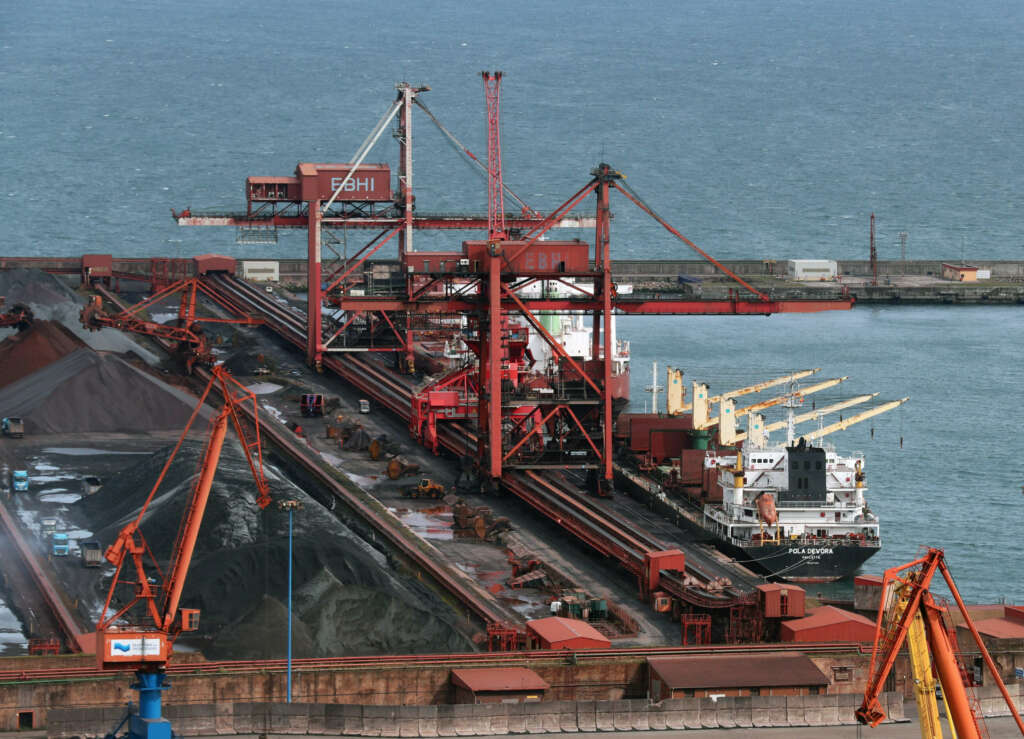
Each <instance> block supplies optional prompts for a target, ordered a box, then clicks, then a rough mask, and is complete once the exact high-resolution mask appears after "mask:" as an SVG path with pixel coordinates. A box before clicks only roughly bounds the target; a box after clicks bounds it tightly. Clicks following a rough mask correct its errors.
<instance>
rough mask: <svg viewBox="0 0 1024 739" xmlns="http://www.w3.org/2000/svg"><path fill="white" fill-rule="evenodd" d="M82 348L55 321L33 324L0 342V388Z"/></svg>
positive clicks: (80, 343) (76, 338)
mask: <svg viewBox="0 0 1024 739" xmlns="http://www.w3.org/2000/svg"><path fill="white" fill-rule="evenodd" d="M84 346H85V344H84V343H83V342H82V340H81V339H79V338H78V337H77V336H75V335H74V334H73V333H71V332H70V331H68V330H67V329H66V328H64V326H63V325H62V324H60V323H57V322H55V321H34V322H33V323H32V325H31V326H30V327H29V328H28V329H26V330H25V331H23V332H21V333H18V334H12V335H11V336H9V337H7V338H6V339H5V340H4V341H2V342H0V388H2V387H4V386H6V385H10V384H11V383H12V382H16V381H17V380H20V379H21V378H22V377H27V376H28V375H31V374H32V373H33V372H36V371H38V370H40V369H42V368H43V367H45V366H47V365H48V364H50V363H52V362H55V361H57V360H58V359H61V358H62V357H66V356H67V355H68V354H71V353H72V352H74V351H77V350H78V349H81V348H82V347H84Z"/></svg>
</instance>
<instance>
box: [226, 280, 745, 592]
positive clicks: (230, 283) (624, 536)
mask: <svg viewBox="0 0 1024 739" xmlns="http://www.w3.org/2000/svg"><path fill="white" fill-rule="evenodd" d="M207 279H208V280H209V282H210V284H211V286H213V287H214V288H215V289H216V290H217V291H218V293H219V294H220V295H221V296H222V297H223V298H225V299H226V300H228V301H229V302H231V303H232V304H233V305H235V306H236V308H237V309H238V310H240V311H242V312H244V313H253V314H256V315H259V316H260V317H262V318H263V319H264V320H265V321H266V325H267V326H268V327H269V328H270V329H271V330H273V331H274V332H276V333H277V334H278V335H279V336H281V337H282V338H284V339H285V340H287V341H289V342H291V343H292V344H294V345H295V346H297V347H298V348H300V349H302V350H305V348H306V317H305V314H304V313H302V312H301V311H298V310H297V309H295V308H293V307H291V306H287V305H282V304H281V303H280V302H278V300H277V299H275V298H274V297H273V296H272V295H268V294H267V293H265V292H263V291H261V290H259V289H257V288H255V287H253V286H251V285H248V284H247V283H244V282H242V281H240V280H237V279H235V278H234V277H229V276H227V275H214V276H212V277H208V278H207ZM323 364H324V367H325V368H328V369H330V370H332V371H333V372H335V373H336V374H338V375H339V376H340V377H342V378H343V379H345V380H346V381H348V382H350V383H351V384H352V385H354V386H355V387H357V388H359V389H360V391H362V392H364V393H366V394H367V395H369V396H370V397H373V398H375V399H376V400H377V402H378V403H380V404H381V405H383V406H385V407H386V408H388V409H389V410H391V411H392V412H393V413H395V414H397V415H398V416H399V417H400V418H402V419H403V420H408V419H409V415H410V412H411V408H412V402H411V401H412V396H413V393H414V392H415V389H416V388H415V386H414V385H413V384H412V382H411V380H410V379H407V378H405V377H402V376H399V375H395V374H394V373H392V372H391V371H390V370H389V369H388V368H387V367H385V366H383V364H382V363H381V362H379V361H376V360H375V359H373V358H372V357H371V356H369V355H365V356H364V355H360V354H357V353H347V354H346V355H345V358H344V361H342V360H341V359H340V358H338V357H335V356H328V357H325V358H324V361H323ZM438 439H439V442H440V444H441V446H443V447H445V448H446V449H448V450H449V451H451V452H452V453H454V454H455V455H456V456H460V457H461V456H465V455H467V454H471V453H473V452H475V450H476V435H475V434H474V433H473V432H472V430H471V429H469V428H468V427H466V426H464V425H463V424H460V423H445V424H441V425H440V426H439V428H438ZM502 486H503V487H504V488H506V489H507V490H508V491H509V492H511V493H513V494H514V495H516V496H517V497H519V498H520V499H522V500H524V501H525V502H526V503H528V504H529V505H531V506H532V507H534V508H535V509H537V510H538V511H539V512H541V513H542V514H544V515H545V516H547V517H549V518H551V519H552V520H554V521H556V522H557V523H558V524H559V525H561V526H562V527H564V528H565V529H567V530H568V531H570V532H571V533H572V534H573V535H575V536H576V537H577V538H579V539H580V540H581V541H583V542H584V543H586V544H587V545H588V546H590V547H592V548H594V549H596V550H597V551H599V552H600V553H602V554H604V555H606V556H610V557H614V558H615V559H616V560H617V561H619V562H620V563H621V564H622V565H623V566H624V567H625V568H626V569H627V570H628V571H630V572H632V573H634V574H637V575H639V574H640V572H641V571H642V568H643V564H644V556H645V554H649V553H652V552H658V551H663V550H666V549H672V548H680V549H682V551H684V553H685V554H686V556H687V564H686V569H687V575H688V576H689V578H681V577H677V576H674V575H671V574H670V573H665V574H664V575H662V577H661V582H662V585H661V586H660V587H661V589H663V590H666V591H668V592H669V593H670V594H671V595H673V596H675V597H677V598H679V599H681V600H683V601H686V602H688V603H691V604H693V605H698V606H702V607H706V608H721V607H727V606H731V605H737V604H741V603H749V602H751V600H752V598H753V594H754V592H755V591H754V585H756V584H757V582H759V581H758V580H756V579H755V577H754V576H753V574H752V573H750V572H748V571H746V570H745V569H744V568H742V567H741V566H740V565H735V566H730V565H726V564H723V563H721V562H717V561H715V560H714V559H713V557H711V556H710V555H709V554H707V553H705V552H704V551H702V550H701V549H700V548H699V547H697V546H695V545H693V544H691V543H685V542H676V543H667V542H666V541H663V540H661V539H659V538H656V537H654V536H652V535H651V534H650V533H648V532H647V531H645V530H644V529H643V528H642V527H641V526H639V525H638V524H637V523H636V521H635V520H633V519H632V518H631V517H630V516H629V515H628V512H624V511H623V510H622V509H613V508H612V507H610V506H607V505H602V504H600V503H598V502H596V501H595V500H594V499H593V498H591V497H590V496H588V495H586V494H585V493H584V492H583V489H584V488H583V487H582V486H581V485H580V483H579V481H578V480H572V479H569V478H567V477H566V476H564V475H558V474H547V475H541V474H539V473H537V472H534V471H526V472H521V471H512V472H508V473H506V474H505V475H504V476H503V477H502ZM677 538H678V537H677ZM724 581H728V584H726V585H724V586H722V585H720V583H722V582H724ZM715 583H719V585H715Z"/></svg>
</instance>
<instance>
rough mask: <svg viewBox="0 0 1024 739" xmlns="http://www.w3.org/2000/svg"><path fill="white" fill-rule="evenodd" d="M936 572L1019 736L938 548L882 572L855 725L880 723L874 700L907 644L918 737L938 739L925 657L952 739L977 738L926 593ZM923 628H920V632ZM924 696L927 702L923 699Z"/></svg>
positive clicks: (949, 639) (939, 611)
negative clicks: (872, 642)
mask: <svg viewBox="0 0 1024 739" xmlns="http://www.w3.org/2000/svg"><path fill="white" fill-rule="evenodd" d="M936 572H940V573H942V578H943V579H944V580H945V581H946V585H947V586H948V587H949V591H950V593H952V595H953V598H954V599H955V600H956V604H957V606H958V607H959V609H960V613H961V614H962V615H963V618H964V624H965V625H966V626H967V628H968V629H969V630H970V632H971V635H972V636H973V637H974V641H975V642H976V643H977V646H978V649H979V650H980V652H981V655H982V657H983V658H984V660H985V664H986V665H987V666H988V669H989V671H990V672H991V674H992V676H993V678H994V680H995V684H996V685H997V686H998V688H999V691H1000V692H1001V693H1002V695H1003V698H1004V699H1005V700H1006V703H1007V705H1008V706H1009V707H1010V715H1011V716H1013V717H1014V720H1015V721H1016V722H1017V728H1018V729H1020V732H1021V735H1022V736H1024V722H1022V720H1021V717H1020V716H1019V715H1018V714H1017V708H1016V706H1015V705H1014V703H1013V699H1012V698H1011V697H1010V694H1009V692H1008V691H1007V689H1006V685H1005V684H1004V683H1003V681H1002V679H1001V678H1000V677H999V670H998V669H997V668H996V665H995V663H994V662H993V661H992V657H991V655H989V653H988V650H987V649H986V648H985V643H984V642H983V641H982V639H981V635H980V634H979V633H978V630H977V628H975V626H974V622H973V621H971V617H970V615H969V614H968V613H967V607H966V606H965V605H964V602H963V600H962V599H961V598H960V592H959V591H958V590H957V587H956V584H955V583H954V582H953V577H952V576H951V575H950V573H949V569H948V568H947V567H946V562H945V559H944V557H943V552H942V550H941V549H935V548H929V549H928V551H927V553H926V554H925V555H924V556H922V557H919V558H918V559H915V560H914V561H913V562H909V563H907V564H905V565H901V566H899V567H893V568H891V569H889V570H886V572H885V577H884V578H883V580H882V600H881V603H880V604H879V607H878V621H877V625H876V630H875V645H874V649H873V650H872V652H871V666H870V668H869V674H868V681H867V686H866V687H865V689H864V702H863V703H862V704H861V707H860V708H859V709H857V712H856V715H857V720H858V721H860V722H861V723H862V724H868V725H869V726H872V727H875V726H878V724H879V723H881V722H882V720H883V719H885V710H884V709H883V708H882V705H881V703H880V702H879V700H878V698H879V696H880V695H881V692H882V689H883V687H884V685H885V681H886V678H888V676H889V673H890V671H891V670H892V667H893V664H895V662H896V656H897V655H898V654H899V651H900V649H901V648H902V646H903V644H904V642H907V643H908V646H909V650H910V656H911V661H912V668H913V672H914V675H915V678H917V679H920V680H922V682H923V683H924V684H923V685H921V686H919V687H920V688H921V689H920V690H918V691H917V697H918V705H919V706H922V705H923V707H924V708H923V710H922V721H921V732H922V736H923V737H925V739H932V738H933V737H934V738H935V739H941V737H942V731H941V728H940V726H939V724H938V710H937V707H936V706H935V704H934V700H935V697H934V690H931V691H928V689H927V686H928V678H929V676H930V669H929V666H928V665H927V664H926V662H927V657H928V653H929V652H930V657H931V660H930V661H931V662H932V663H934V668H935V672H936V674H937V675H938V678H939V683H940V684H941V686H942V695H943V698H944V699H945V701H946V705H947V715H948V716H949V718H950V722H951V724H952V726H953V728H954V729H955V732H956V734H955V735H956V736H957V737H958V739H978V738H979V737H981V736H982V728H981V725H979V720H980V719H981V717H980V716H978V715H976V713H975V711H974V710H973V709H972V707H971V702H970V699H969V698H968V695H967V690H966V688H965V687H964V680H963V672H962V671H963V668H962V665H961V664H960V663H959V660H958V659H957V648H956V642H955V636H952V635H950V634H949V633H948V632H947V630H946V626H945V624H944V623H943V614H944V613H945V612H946V609H945V608H943V607H942V606H940V605H939V604H938V603H937V602H936V599H935V598H933V597H932V594H931V583H932V580H933V579H934V577H935V573H936ZM922 626H923V628H922ZM926 692H930V697H929V696H928V695H925V693H926Z"/></svg>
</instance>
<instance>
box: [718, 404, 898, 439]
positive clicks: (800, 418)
mask: <svg viewBox="0 0 1024 739" xmlns="http://www.w3.org/2000/svg"><path fill="white" fill-rule="evenodd" d="M877 397H878V393H868V394H866V395H858V396H857V397H855V398H850V399H849V400H843V401H840V402H839V403H833V404H832V405H826V406H824V407H823V408H818V409H817V410H814V411H810V412H808V413H799V414H797V415H795V416H793V423H805V422H807V421H813V420H814V419H816V418H819V417H821V416H823V415H826V414H828V413H837V412H839V411H841V410H844V409H846V408H850V407H851V406H855V405H859V404H861V403H866V402H867V401H869V400H871V399H872V398H877ZM788 425H789V421H788V420H786V421H775V422H773V423H769V424H766V425H765V427H764V432H765V433H771V432H772V431H778V430H779V429H782V428H786V426H788ZM746 438H747V432H746V431H741V432H740V433H738V434H736V437H735V440H736V441H744V440H745V439H746Z"/></svg>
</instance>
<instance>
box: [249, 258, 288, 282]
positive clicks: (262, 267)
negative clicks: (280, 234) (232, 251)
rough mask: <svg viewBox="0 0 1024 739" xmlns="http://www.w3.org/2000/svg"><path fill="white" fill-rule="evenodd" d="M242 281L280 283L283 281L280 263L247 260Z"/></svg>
mask: <svg viewBox="0 0 1024 739" xmlns="http://www.w3.org/2000/svg"><path fill="white" fill-rule="evenodd" d="M242 279H245V280H250V281H252V282H279V281H280V280H281V266H280V262H275V261H271V260H261V261H254V260H251V259H247V260H245V261H244V262H242Z"/></svg>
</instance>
